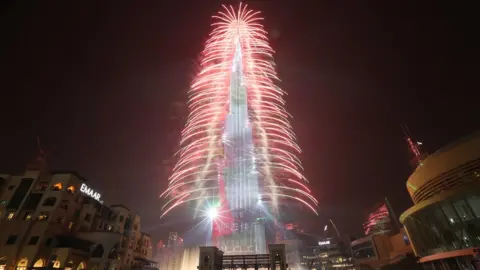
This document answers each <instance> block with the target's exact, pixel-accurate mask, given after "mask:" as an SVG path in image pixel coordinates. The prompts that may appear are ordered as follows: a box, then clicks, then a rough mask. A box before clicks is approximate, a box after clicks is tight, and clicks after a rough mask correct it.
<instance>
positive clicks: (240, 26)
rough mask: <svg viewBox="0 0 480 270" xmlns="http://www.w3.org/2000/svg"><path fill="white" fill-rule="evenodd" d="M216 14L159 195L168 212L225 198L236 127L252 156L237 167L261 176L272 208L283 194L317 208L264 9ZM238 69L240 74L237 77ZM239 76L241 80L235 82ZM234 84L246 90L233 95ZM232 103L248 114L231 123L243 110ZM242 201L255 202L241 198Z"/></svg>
mask: <svg viewBox="0 0 480 270" xmlns="http://www.w3.org/2000/svg"><path fill="white" fill-rule="evenodd" d="M213 18H214V19H215V23H213V25H212V26H213V27H214V29H213V31H212V33H211V34H210V37H209V39H208V40H207V42H206V45H205V49H204V51H203V56H202V59H201V64H200V67H201V68H200V71H199V73H198V75H197V76H196V78H195V79H194V81H193V83H192V85H191V90H190V91H189V100H188V102H187V104H188V107H189V111H190V114H189V116H188V120H187V123H186V126H185V128H184V130H183V131H182V137H181V141H180V145H181V147H180V150H179V151H178V152H177V155H178V162H177V164H176V165H175V167H174V168H173V173H172V175H171V177H170V178H169V186H168V188H167V189H166V190H165V192H163V193H162V194H161V195H160V196H161V197H164V198H166V203H165V205H164V206H163V207H162V212H163V213H162V216H163V215H165V214H167V213H168V212H169V211H170V210H172V209H174V208H175V207H176V206H179V205H181V204H184V203H187V202H192V201H193V202H196V205H197V209H200V211H201V209H207V208H206V207H203V208H202V206H206V204H208V200H210V199H211V198H216V199H217V200H218V201H221V200H222V198H220V197H221V193H222V191H221V186H222V185H221V184H219V183H220V182H221V179H222V177H223V175H224V174H226V171H233V170H232V169H231V167H232V165H229V164H232V162H231V160H229V159H232V154H230V155H229V154H227V152H228V151H227V150H226V149H227V148H228V147H229V145H231V144H235V142H234V139H232V137H234V136H232V132H231V131H232V130H235V131H236V132H237V133H238V132H240V131H238V130H242V131H241V132H244V133H246V134H247V133H248V134H247V135H242V136H243V137H242V140H243V145H244V150H245V152H246V154H241V155H240V156H241V157H242V158H245V159H247V158H248V160H249V161H248V162H244V163H237V164H235V166H237V167H239V166H241V167H243V168H242V169H241V170H242V173H243V174H248V175H255V183H257V179H258V184H257V185H258V188H257V189H256V190H258V193H259V195H258V197H259V198H262V199H265V200H268V202H270V203H271V205H272V208H273V209H276V207H277V206H278V204H279V203H281V202H283V201H285V200H295V201H298V202H301V203H302V204H304V205H305V206H307V207H308V208H309V209H311V210H312V211H313V212H315V213H316V214H317V212H316V205H317V203H318V202H317V201H316V200H315V198H314V197H313V196H312V195H311V192H310V190H309V189H308V187H307V185H308V181H307V180H306V179H305V177H304V176H303V175H302V170H303V168H302V166H301V163H300V160H299V159H298V158H297V155H298V154H299V153H300V152H301V150H300V147H299V146H298V145H297V143H296V138H295V135H294V133H293V130H292V127H291V125H290V123H289V118H291V116H290V115H289V114H288V113H287V111H286V110H285V108H284V105H285V101H284V99H283V97H282V96H283V95H284V94H285V92H283V91H282V90H281V89H280V88H279V87H278V86H277V85H276V84H275V83H276V82H277V81H278V78H277V74H276V72H275V68H274V63H273V61H272V60H273V57H272V54H273V50H272V48H271V47H270V46H269V44H268V39H267V32H266V31H265V30H264V29H263V26H262V25H261V24H260V22H261V20H262V18H261V17H260V16H259V12H254V11H252V10H249V9H247V6H246V5H242V4H240V6H239V9H238V10H235V9H234V8H233V7H231V6H230V7H226V6H223V11H220V12H219V13H218V14H217V15H216V16H213ZM236 63H237V64H236ZM238 69H241V70H238ZM232 73H235V74H241V76H237V77H233V76H232ZM238 78H239V79H238ZM235 79H237V80H238V81H235V82H233V80H235ZM233 83H236V84H237V85H238V87H237V88H238V89H240V90H238V89H237V90H235V93H233V91H234V90H232V89H233V88H232V84H233ZM241 89H246V90H245V91H244V92H242V91H241ZM244 100H245V101H244ZM242 102H243V103H242ZM238 104H240V105H238ZM242 104H244V105H242ZM233 106H237V107H238V106H244V107H245V109H244V110H245V116H244V117H243V118H242V117H236V118H235V121H233V120H232V121H230V122H229V120H228V119H229V115H231V114H234V112H235V113H237V112H238V113H241V111H239V109H235V108H233ZM239 108H240V107H239ZM242 108H243V107H242ZM239 119H240V120H241V121H240V120H239ZM239 122H241V123H240V127H238V126H239V124H238V123H239ZM228 123H230V124H228ZM231 123H234V125H235V126H232V125H233V124H231ZM237 133H236V134H235V135H238V134H237ZM249 134H251V135H249ZM237 137H238V136H237ZM249 141H251V142H252V146H251V147H250V146H249V145H250V143H249ZM237 152H238V151H237ZM235 158H237V156H235ZM239 164H240V165H239ZM229 169H230V170H229ZM237 171H238V169H237ZM243 177H244V178H245V177H250V178H252V177H251V176H243ZM227 178H228V177H227ZM231 179H233V177H230V178H228V179H227V180H226V182H227V183H231V182H232V181H233V180H231ZM252 183H253V182H252ZM229 185H232V184H229ZM230 190H232V189H231V188H230ZM230 192H231V191H230ZM227 193H228V191H227ZM227 197H228V196H227ZM256 201H257V198H255V202H256ZM279 201H280V202H279ZM238 205H243V206H242V207H246V205H249V204H248V202H243V204H242V202H238ZM205 211H206V210H205Z"/></svg>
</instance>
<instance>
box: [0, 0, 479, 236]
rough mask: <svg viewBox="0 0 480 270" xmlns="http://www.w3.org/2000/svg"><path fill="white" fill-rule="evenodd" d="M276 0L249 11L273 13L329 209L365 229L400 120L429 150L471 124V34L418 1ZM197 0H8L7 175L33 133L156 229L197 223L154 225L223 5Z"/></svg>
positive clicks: (299, 128) (28, 149)
mask: <svg viewBox="0 0 480 270" xmlns="http://www.w3.org/2000/svg"><path fill="white" fill-rule="evenodd" d="M271 2H272V1H266V2H264V3H258V4H254V3H252V5H258V7H259V9H262V10H264V11H265V17H266V18H267V25H266V28H267V30H269V32H270V33H271V40H272V43H273V45H274V48H275V50H276V51H277V53H276V55H277V56H278V59H277V65H278V70H279V73H280V76H281V78H282V81H283V83H282V88H283V89H285V90H286V91H287V92H288V93H289V96H288V97H286V99H287V104H288V110H289V112H291V114H292V115H294V116H295V120H294V121H292V125H293V127H294V129H295V131H296V133H297V136H298V138H299V143H300V146H301V147H302V149H304V154H303V155H302V157H301V160H302V161H303V162H304V167H305V169H306V171H305V175H306V177H307V179H309V180H312V181H311V182H312V183H315V185H313V186H312V190H314V192H315V193H317V192H318V193H319V196H318V197H319V198H318V199H319V201H320V205H321V206H322V208H323V209H322V210H321V211H320V215H321V218H328V217H332V218H333V219H334V220H335V221H336V223H337V225H338V226H339V227H340V231H345V232H352V233H353V232H354V231H355V230H357V231H361V224H362V220H361V218H362V216H363V215H360V214H358V212H360V211H362V210H363V209H366V208H368V207H370V206H371V205H373V204H374V203H375V202H377V201H378V200H380V199H382V198H383V195H387V196H389V198H390V196H395V195H396V194H398V192H397V191H398V190H399V189H401V190H404V187H405V182H406V179H407V177H408V175H409V173H410V172H411V169H410V166H409V164H408V161H409V157H408V149H407V146H406V145H405V143H404V140H403V134H402V131H401V128H400V122H405V123H407V124H408V125H409V127H410V129H411V131H412V133H413V136H414V137H415V138H417V139H418V140H420V141H422V142H423V143H424V145H425V147H426V148H427V149H429V150H431V151H432V150H435V149H437V148H439V147H441V146H443V145H444V144H446V143H447V142H449V141H453V140H455V139H456V138H459V137H462V136H463V135H466V134H468V133H471V132H472V131H474V130H475V129H477V128H478V127H477V126H476V125H475V123H477V122H478V121H476V118H475V117H474V115H475V113H476V111H475V108H476V105H475V103H474V99H472V98H469V92H468V90H469V89H474V85H475V84H474V82H473V78H474V76H473V74H472V73H473V71H472V70H473V69H471V66H470V64H471V62H470V60H469V58H467V56H468V55H472V51H471V50H470V49H471V48H470V47H471V46H469V45H468V44H472V43H471V42H470V41H469V39H468V35H465V36H462V37H460V35H461V34H462V33H464V32H468V29H470V28H468V27H469V26H468V25H472V24H470V23H469V22H468V16H464V17H463V18H462V19H461V20H456V19H457V18H454V17H455V16H454V15H453V14H452V13H451V11H450V9H447V8H445V7H442V6H436V7H435V8H433V9H431V6H430V5H427V4H418V3H417V4H413V3H397V4H396V5H393V4H385V5H380V4H378V5H373V6H372V7H366V6H364V5H361V4H351V5H348V6H344V5H343V4H341V3H335V4H327V3H324V4H318V3H316V4H315V3H314V2H316V1H305V5H304V6H302V7H300V6H298V5H294V4H289V3H287V2H288V1H286V2H275V4H271ZM190 4H191V5H186V6H188V7H187V8H184V7H183V4H182V6H180V4H178V5H175V4H172V6H169V5H160V4H151V6H148V7H141V8H140V7H132V6H129V5H127V4H118V5H109V4H104V5H100V4H99V6H96V4H89V3H83V4H78V5H79V6H75V7H74V8H72V7H70V6H69V5H67V4H63V5H53V4H52V6H50V5H47V4H44V3H36V4H32V5H35V6H34V8H31V9H28V8H26V7H25V4H19V3H15V4H12V5H11V8H10V10H11V11H12V13H11V14H13V15H9V17H8V18H9V19H12V24H9V27H11V29H10V30H8V31H6V35H7V39H8V42H7V44H6V46H7V48H8V49H7V50H4V51H6V52H8V56H7V57H6V58H5V59H6V61H5V62H4V64H6V65H8V67H9V68H8V70H7V72H6V73H5V74H4V75H6V76H5V80H4V81H5V85H6V87H5V89H11V93H12V94H10V95H6V96H5V98H2V100H4V105H3V106H4V107H3V108H4V110H5V112H7V113H3V114H2V116H1V121H2V123H3V127H4V130H7V132H3V133H2V137H1V140H0V149H3V150H2V151H3V153H6V155H3V157H2V159H1V162H0V164H1V165H0V170H1V171H2V172H5V173H10V172H16V171H19V170H21V169H23V167H24V165H25V164H26V163H27V162H28V161H29V160H30V159H31V158H32V157H33V156H34V155H35V153H36V141H35V138H36V136H39V137H40V138H41V140H42V144H43V145H44V147H45V148H46V149H47V151H49V153H50V155H49V157H50V158H51V159H52V165H53V166H54V167H55V168H59V169H75V170H77V171H79V172H81V173H82V175H85V177H86V178H87V179H89V183H91V185H92V186H93V187H95V188H96V189H97V190H100V191H101V192H102V193H103V194H102V197H103V196H105V197H106V198H107V200H108V201H121V200H125V204H128V205H132V208H134V209H141V210H140V211H141V215H142V217H143V216H145V217H146V222H145V223H146V225H147V224H148V229H149V231H151V232H154V234H155V235H156V237H160V235H161V234H162V231H171V230H172V229H177V228H178V230H179V231H182V230H185V228H188V227H189V225H185V224H187V223H188V222H189V221H188V220H187V219H183V220H182V219H179V221H178V223H174V222H173V221H172V220H170V219H167V220H165V222H163V223H162V222H161V221H159V214H158V210H157V209H158V208H159V205H160V202H159V200H158V196H157V195H158V193H159V192H160V191H162V190H164V188H165V186H164V184H162V183H164V182H165V180H164V177H165V175H164V168H163V166H162V161H163V160H164V159H167V158H168V157H169V156H170V154H171V153H170V150H171V148H173V143H175V144H176V143H178V141H174V142H171V141H169V138H168V136H167V135H166V134H168V133H170V132H172V131H173V130H179V129H180V127H181V126H182V125H183V123H182V121H172V120H170V117H171V115H172V114H173V110H174V109H173V108H172V107H173V105H172V103H173V102H179V101H181V100H185V99H184V95H185V93H186V89H188V84H189V82H190V81H191V76H192V73H193V72H192V69H193V68H192V66H194V64H193V63H192V62H193V60H194V59H195V58H196V55H197V54H198V52H199V51H201V47H202V46H203V41H204V40H205V36H206V33H208V29H207V28H208V18H209V16H210V14H211V13H212V11H215V10H217V9H218V3H209V4H203V3H202V4H198V3H195V2H194V1H192V2H191V3H190ZM113 6H115V7H113ZM72 10H73V11H72ZM45 14H47V15H48V16H46V15H45ZM66 14H71V16H70V15H69V16H67V15H66ZM125 14H128V16H126V15H125ZM425 14H427V15H428V16H425ZM15 16H16V17H15ZM429 16H430V17H431V18H430V17H429ZM87 17H88V19H86V18H87ZM125 17H130V18H131V19H130V20H125ZM405 18H410V20H409V19H405ZM59 22H61V23H59ZM287 22H288V23H287ZM379 22H381V23H379ZM425 29H426V30H425ZM425 32H428V33H429V34H428V35H426V34H425ZM18 33H19V34H18ZM459 33H460V34H459ZM412 44H415V46H412ZM432 44H434V46H433V47H432ZM413 47H414V48H413ZM448 63H453V64H454V65H455V69H454V70H452V69H451V68H449V65H448ZM445 108H448V110H446V109H445ZM459 119H461V120H459ZM472 123H473V124H472ZM179 126H180V127H179ZM176 138H178V137H176ZM378 193H381V194H382V195H380V196H377V195H374V194H378ZM404 193H405V194H400V195H397V198H392V199H391V201H392V204H393V206H394V207H398V208H399V210H398V211H397V212H402V210H404V209H405V208H407V206H408V205H409V204H411V200H410V199H409V198H408V194H407V193H406V192H404ZM339 195H342V196H339Z"/></svg>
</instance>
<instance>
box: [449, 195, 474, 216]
mask: <svg viewBox="0 0 480 270" xmlns="http://www.w3.org/2000/svg"><path fill="white" fill-rule="evenodd" d="M453 207H455V210H457V213H458V215H459V216H460V219H462V221H469V220H472V219H473V216H472V214H471V213H470V209H468V206H467V203H466V202H465V201H464V200H459V201H456V202H454V203H453Z"/></svg>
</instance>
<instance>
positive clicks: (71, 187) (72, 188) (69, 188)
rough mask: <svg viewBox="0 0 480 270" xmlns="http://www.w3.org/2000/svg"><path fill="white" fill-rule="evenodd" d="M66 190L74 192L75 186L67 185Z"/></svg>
mask: <svg viewBox="0 0 480 270" xmlns="http://www.w3.org/2000/svg"><path fill="white" fill-rule="evenodd" d="M67 191H68V192H70V193H71V194H75V187H74V186H68V188H67Z"/></svg>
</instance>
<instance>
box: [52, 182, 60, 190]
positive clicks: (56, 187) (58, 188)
mask: <svg viewBox="0 0 480 270" xmlns="http://www.w3.org/2000/svg"><path fill="white" fill-rule="evenodd" d="M62 188H63V185H62V183H56V184H55V185H53V186H52V190H54V191H60V190H62Z"/></svg>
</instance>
